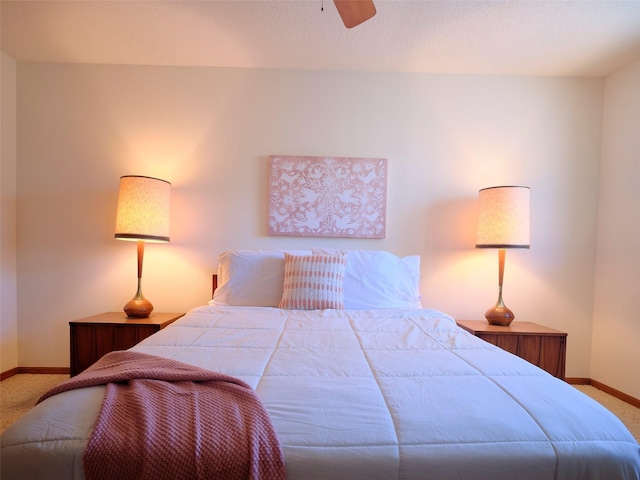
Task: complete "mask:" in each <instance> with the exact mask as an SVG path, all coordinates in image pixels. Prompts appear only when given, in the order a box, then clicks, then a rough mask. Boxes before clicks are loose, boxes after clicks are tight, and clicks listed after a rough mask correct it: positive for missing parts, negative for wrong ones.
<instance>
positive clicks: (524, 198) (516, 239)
mask: <svg viewBox="0 0 640 480" xmlns="http://www.w3.org/2000/svg"><path fill="white" fill-rule="evenodd" d="M529 193H530V189H529V187H491V188H483V189H482V190H480V194H479V196H478V235H477V238H476V247H477V248H529Z"/></svg>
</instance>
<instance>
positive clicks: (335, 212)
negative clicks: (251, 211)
mask: <svg viewBox="0 0 640 480" xmlns="http://www.w3.org/2000/svg"><path fill="white" fill-rule="evenodd" d="M386 210H387V160H386V159H384V158H346V157H308V156H275V155H272V156H270V157H269V235H284V236H300V237H353V238H384V237H385V233H386V215H387V212H386Z"/></svg>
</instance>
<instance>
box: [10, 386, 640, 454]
mask: <svg viewBox="0 0 640 480" xmlns="http://www.w3.org/2000/svg"><path fill="white" fill-rule="evenodd" d="M67 378H69V376H68V375H32V374H19V375H14V376H13V377H10V378H7V379H6V380H3V381H2V382H0V400H1V401H0V404H1V405H0V415H1V419H2V431H4V429H5V428H7V427H8V426H9V425H11V424H12V423H13V422H15V421H16V420H17V419H18V418H20V416H21V415H22V414H23V413H25V412H26V411H27V410H29V409H30V408H31V407H33V405H35V403H36V401H37V400H38V398H40V395H42V394H43V393H44V392H46V391H47V390H48V389H50V388H51V387H53V386H54V385H57V384H58V383H60V382H62V381H63V380H66V379H67ZM575 387H576V388H577V389H579V390H580V391H582V392H584V393H586V394H587V395H589V396H590V397H591V398H593V399H594V400H596V401H598V402H600V403H601V404H602V405H604V406H605V407H606V408H608V409H609V410H611V411H612V412H613V413H614V414H615V415H617V416H618V418H619V419H620V420H622V422H623V423H624V424H625V425H626V426H627V428H628V429H629V431H631V433H632V434H633V436H634V437H636V440H638V442H640V408H636V407H634V406H633V405H629V404H628V403H626V402H623V401H622V400H619V399H617V398H615V397H613V396H611V395H609V394H607V393H605V392H603V391H602V390H598V389H597V388H595V387H592V386H587V385H576V386H575Z"/></svg>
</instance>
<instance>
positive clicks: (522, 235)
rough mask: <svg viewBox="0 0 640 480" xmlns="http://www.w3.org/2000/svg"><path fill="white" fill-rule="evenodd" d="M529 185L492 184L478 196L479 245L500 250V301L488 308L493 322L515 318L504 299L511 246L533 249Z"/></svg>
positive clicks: (501, 322) (489, 318)
mask: <svg viewBox="0 0 640 480" xmlns="http://www.w3.org/2000/svg"><path fill="white" fill-rule="evenodd" d="M529 194H530V189H529V187H517V186H507V187H490V188H483V189H482V190H480V192H479V195H478V232H477V238H476V248H497V249H498V269H499V272H498V302H497V303H496V305H495V306H494V307H491V308H490V309H489V310H487V311H486V313H485V317H486V319H487V321H488V322H489V324H491V325H502V326H506V325H509V324H510V323H511V322H512V321H513V319H514V318H515V316H514V314H513V312H512V311H511V310H509V309H508V308H507V307H506V306H505V304H504V302H503V300H502V280H503V278H504V261H505V255H506V251H505V250H506V249H507V248H529V196H530V195H529Z"/></svg>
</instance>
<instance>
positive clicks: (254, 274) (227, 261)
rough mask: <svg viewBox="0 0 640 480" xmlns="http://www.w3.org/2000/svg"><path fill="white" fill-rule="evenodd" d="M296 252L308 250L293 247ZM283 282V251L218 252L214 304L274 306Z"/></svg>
mask: <svg viewBox="0 0 640 480" xmlns="http://www.w3.org/2000/svg"><path fill="white" fill-rule="evenodd" d="M290 253H292V254H295V255H310V254H311V252H310V251H308V250H305V251H302V250H300V251H292V252H290ZM283 284H284V251H281V250H229V251H226V252H223V253H221V254H220V255H219V256H218V288H216V291H215V292H214V294H213V300H212V301H211V303H212V304H214V305H235V306H240V305H244V306H252V307H277V306H278V304H279V303H280V299H281V298H282V286H283Z"/></svg>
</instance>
